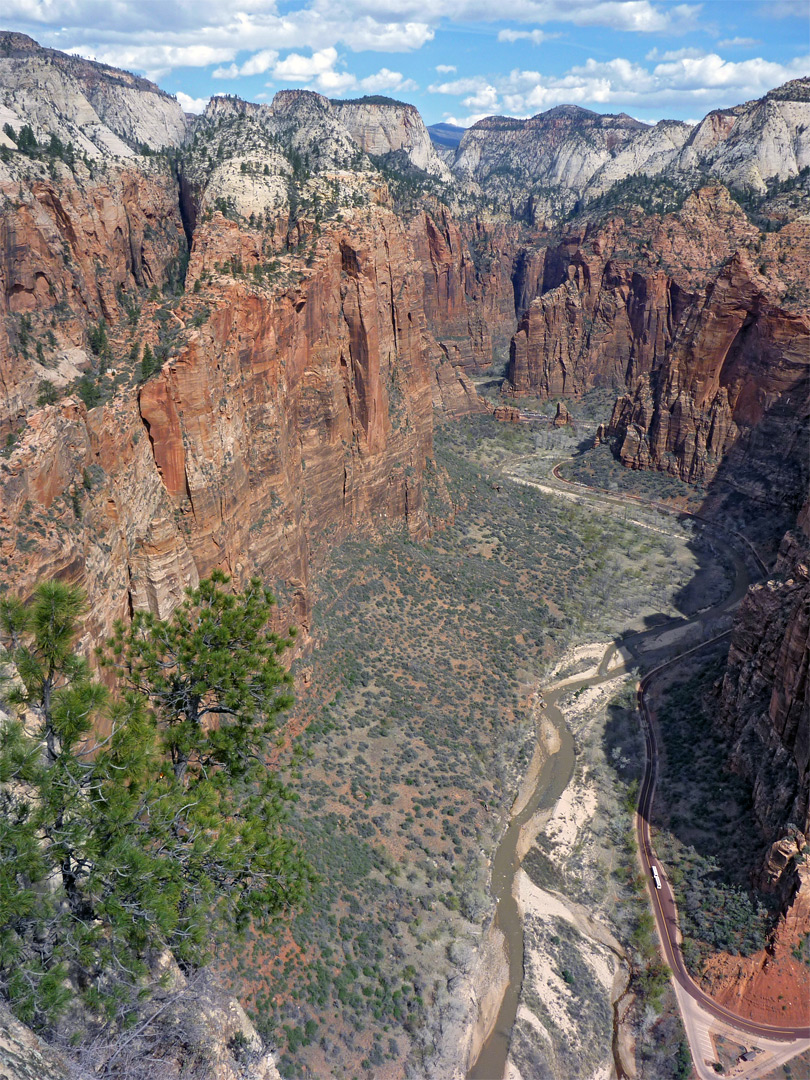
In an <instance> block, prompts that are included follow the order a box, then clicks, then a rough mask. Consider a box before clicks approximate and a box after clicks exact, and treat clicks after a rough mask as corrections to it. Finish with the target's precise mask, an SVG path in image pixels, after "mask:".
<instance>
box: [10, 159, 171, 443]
mask: <svg viewBox="0 0 810 1080" xmlns="http://www.w3.org/2000/svg"><path fill="white" fill-rule="evenodd" d="M30 172H31V173H32V174H33V175H32V176H31V178H30V179H29V180H28V182H27V183H26V184H25V185H23V184H22V183H21V182H20V176H19V169H12V167H11V166H9V165H7V164H5V163H3V162H2V161H0V207H1V208H2V209H0V229H1V230H2V231H1V232H0V433H2V436H3V438H5V436H6V434H7V433H8V432H10V431H12V430H13V429H14V427H15V425H16V423H17V422H18V421H20V420H22V419H23V418H24V417H25V415H26V413H27V412H28V411H29V410H30V409H31V407H32V406H34V405H35V403H36V399H37V394H38V392H39V387H40V384H41V383H42V381H43V380H48V381H49V382H51V383H53V385H54V386H55V387H56V388H57V389H62V388H64V387H65V386H67V385H68V384H69V383H70V382H72V381H73V380H74V379H75V378H77V377H78V376H79V375H80V374H81V373H82V372H83V371H86V370H88V369H89V367H90V366H91V363H92V355H91V354H92V350H91V348H90V345H89V341H88V329H89V327H90V325H91V324H95V323H98V321H99V320H100V319H105V320H106V321H108V322H111V323H114V322H116V321H118V320H119V319H120V318H121V317H122V316H123V315H124V295H125V294H127V293H137V291H138V290H141V289H149V288H151V287H152V286H162V285H163V283H164V281H165V279H166V276H167V272H168V270H169V268H170V267H171V266H172V265H173V264H177V263H178V262H179V260H180V258H181V257H182V254H183V252H184V250H185V246H186V241H185V236H184V233H183V224H182V221H181V217H180V212H179V207H178V201H177V185H176V181H175V179H174V176H173V175H172V174H171V173H170V172H169V170H168V169H167V168H166V167H161V166H159V165H157V164H151V163H145V164H144V166H143V167H142V168H137V167H131V168H127V167H124V168H119V169H112V168H105V169H103V170H98V171H97V172H96V171H93V170H92V169H91V168H88V167H87V166H85V165H84V164H82V163H78V164H76V165H75V166H74V167H73V168H72V169H71V168H69V167H68V166H67V165H65V164H63V163H61V162H59V163H54V165H53V174H54V175H53V176H50V175H49V174H48V172H47V171H46V170H45V169H44V168H42V167H41V166H38V165H33V166H31V168H30ZM133 302H134V301H133ZM138 303H139V305H140V301H138Z"/></svg>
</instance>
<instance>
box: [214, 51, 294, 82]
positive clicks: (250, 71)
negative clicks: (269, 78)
mask: <svg viewBox="0 0 810 1080" xmlns="http://www.w3.org/2000/svg"><path fill="white" fill-rule="evenodd" d="M276 60H278V52H277V51H276V50H275V49H261V50H260V51H259V52H257V53H254V54H253V56H251V57H249V58H248V59H247V60H246V61H245V62H244V64H241V65H237V64H230V65H229V66H228V67H218V68H216V69H215V70H214V71H212V72H211V74H212V75H213V77H214V78H215V79H237V78H239V77H240V76H241V75H263V74H264V73H265V71H269V70H270V68H271V67H272V66H273V64H275V62H276Z"/></svg>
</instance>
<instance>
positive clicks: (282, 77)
mask: <svg viewBox="0 0 810 1080" xmlns="http://www.w3.org/2000/svg"><path fill="white" fill-rule="evenodd" d="M336 60H337V49H335V48H333V47H332V46H331V45H330V46H329V48H327V49H320V50H319V51H318V52H313V54H312V56H303V55H302V54H301V53H294V52H293V53H289V55H288V56H285V57H284V59H283V60H279V61H278V62H277V63H276V65H275V66H274V68H273V78H274V79H275V80H276V81H277V82H285V81H287V80H289V81H290V82H309V81H310V80H311V79H314V78H315V77H316V76H318V75H323V74H325V73H326V72H327V71H331V69H332V68H333V67H334V64H335V61H336Z"/></svg>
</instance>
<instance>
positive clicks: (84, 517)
mask: <svg viewBox="0 0 810 1080" xmlns="http://www.w3.org/2000/svg"><path fill="white" fill-rule="evenodd" d="M229 225H230V223H227V222H225V221H224V219H222V218H221V217H220V216H219V215H215V216H214V218H213V220H212V221H211V222H210V223H209V224H208V225H205V226H202V227H201V232H200V237H199V241H198V245H195V251H194V253H193V254H192V265H191V268H190V273H193V272H194V270H195V259H197V258H198V251H201V250H202V249H203V248H204V249H205V250H206V251H208V252H209V254H210V253H211V252H212V251H219V252H220V253H221V254H222V255H226V254H228V253H230V251H231V247H230V244H231V240H232V237H231V230H230V228H228V227H226V226H229ZM421 285H422V282H421V276H420V275H419V274H416V273H414V268H413V265H412V262H411V259H410V256H409V252H408V248H407V243H406V241H405V237H404V234H403V231H402V229H401V227H400V224H399V222H398V220H397V219H396V217H395V216H394V215H393V214H392V213H390V212H389V211H384V210H381V209H378V208H376V209H374V210H373V211H372V212H371V213H369V214H368V215H366V216H365V217H360V216H359V215H358V217H356V218H355V219H354V220H353V221H351V222H346V223H345V224H344V225H343V226H341V227H338V228H336V229H335V231H333V232H330V234H329V235H328V236H327V235H324V236H322V238H321V240H320V241H319V244H318V249H317V254H316V257H315V259H314V260H313V264H312V266H311V267H310V268H309V269H308V270H307V271H306V272H305V273H302V275H301V280H300V281H299V283H298V284H297V285H291V286H289V287H288V288H286V289H281V290H276V291H269V290H266V289H262V288H256V287H253V286H250V285H248V284H247V283H241V282H237V281H234V280H233V279H232V278H227V277H224V276H223V277H222V278H221V280H219V281H218V282H217V283H216V290H215V292H214V293H213V295H212V296H211V297H209V298H208V301H209V303H212V304H214V303H215V304H216V308H215V310H214V311H213V313H212V314H211V316H210V318H209V320H208V321H207V322H206V323H205V324H204V326H202V327H201V328H200V329H198V330H196V331H192V332H191V333H190V334H189V336H188V340H187V344H186V345H185V346H183V347H182V349H181V351H180V352H179V353H178V355H177V356H176V357H174V358H173V359H170V360H169V362H168V363H166V364H165V365H164V367H163V370H162V371H161V372H160V374H159V375H158V376H157V377H155V378H153V379H152V380H150V381H149V382H147V383H146V384H145V385H144V386H143V387H142V388H141V390H140V392H139V394H138V397H137V400H136V399H135V398H134V397H133V396H125V397H122V398H117V399H114V401H113V402H112V403H110V405H108V406H104V407H100V408H97V409H92V410H90V411H88V410H86V409H85V408H84V406H83V405H80V404H78V403H75V402H70V401H68V402H65V403H64V404H63V405H61V406H58V407H49V408H44V409H41V410H39V411H38V412H35V413H33V414H32V415H31V417H30V422H29V426H28V428H27V430H26V433H25V435H24V437H23V439H22V442H21V445H20V448H19V449H18V450H16V451H15V452H14V453H13V454H12V456H11V457H10V459H9V461H8V462H7V464H6V466H5V469H4V471H3V472H2V475H0V483H2V489H3V490H2V497H0V508H2V509H1V510H0V514H1V515H2V516H0V538H2V539H1V540H0V545H2V551H3V554H5V556H6V558H7V559H8V560H9V566H11V564H12V561H13V574H14V577H15V579H16V583H17V587H21V588H25V587H27V586H30V585H31V584H32V583H33V582H34V581H36V580H39V579H41V578H42V577H45V576H48V575H50V574H53V573H61V574H63V575H66V576H69V577H70V578H72V579H73V580H77V581H80V582H81V583H82V584H83V585H84V586H85V587H86V588H87V590H88V592H89V594H90V595H91V596H92V597H95V598H97V600H96V606H95V609H94V616H93V618H94V622H95V625H94V626H90V627H88V631H89V632H91V633H96V635H98V633H99V632H103V631H104V630H105V629H107V628H108V627H109V625H110V623H111V620H112V619H113V618H115V617H120V616H122V615H124V614H125V613H126V611H127V608H128V607H129V606H131V607H135V608H144V607H148V608H150V609H152V610H154V611H157V612H159V613H160V614H162V615H166V614H168V613H169V612H170V611H171V610H172V608H173V607H174V606H175V604H176V603H177V600H178V598H179V597H180V596H181V595H182V589H183V587H184V586H185V585H186V584H188V583H189V582H191V583H194V582H195V581H196V580H197V576H198V575H204V574H206V573H208V572H209V571H210V570H211V569H213V568H214V567H216V566H221V567H224V568H225V569H227V570H228V571H229V572H231V573H232V574H234V576H235V577H236V578H237V580H240V579H244V578H245V577H247V576H248V575H250V574H251V573H260V574H261V575H262V576H263V577H265V578H266V579H268V580H279V579H280V580H281V581H283V582H286V583H287V584H288V586H289V588H290V591H291V592H292V594H293V596H292V600H291V604H292V607H293V612H292V613H293V614H294V615H295V617H296V618H297V620H298V621H299V623H301V624H303V626H304V628H306V623H307V613H308V603H309V572H310V560H311V558H312V557H313V556H316V557H317V553H318V551H319V549H320V547H321V545H323V544H324V543H327V542H329V543H331V542H335V541H336V540H339V539H340V538H341V537H342V536H345V535H347V534H348V532H349V531H351V530H352V529H356V528H358V527H360V526H363V527H368V526H369V525H372V524H373V523H376V522H380V523H383V522H385V521H390V520H393V519H397V518H402V519H404V520H405V521H406V522H407V525H408V528H409V529H410V530H411V532H412V533H413V534H414V535H416V536H421V535H424V534H425V533H426V531H427V529H428V527H429V526H428V516H427V512H426V510H425V501H424V483H425V480H424V474H425V466H426V462H427V460H428V459H429V458H430V457H431V456H432V404H431V393H432V391H431V379H432V372H431V369H430V364H429V356H428V350H429V338H428V337H427V335H426V332H425V327H424V322H423V318H422V315H421V312H422V288H421ZM83 476H88V477H91V480H90V482H89V483H88V485H83V483H82V479H81V478H82V477H83ZM439 494H440V495H441V492H439ZM20 521H26V522H30V527H31V529H32V532H34V533H36V534H37V540H36V545H35V546H34V545H32V546H31V548H30V549H29V548H28V545H27V543H24V544H23V547H24V550H23V551H20V550H18V549H19V544H18V545H17V547H18V549H17V550H15V539H18V538H19V535H20V534H19V529H18V524H19V522H20ZM327 538H328V539H327Z"/></svg>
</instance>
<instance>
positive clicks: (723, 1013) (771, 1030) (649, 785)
mask: <svg viewBox="0 0 810 1080" xmlns="http://www.w3.org/2000/svg"><path fill="white" fill-rule="evenodd" d="M727 636H728V634H721V635H720V637H727ZM718 640H719V637H718V638H711V639H710V640H709V641H704V642H702V643H701V644H700V645H697V646H696V647H695V648H694V649H689V650H688V651H687V652H685V653H681V654H680V656H677V657H675V659H673V660H670V661H668V662H667V663H666V664H661V665H659V667H657V668H654V669H653V670H652V671H650V672H649V673H648V674H647V675H645V676H644V678H643V679H642V680H641V682H640V683H639V688H638V706H639V710H640V712H641V716H642V724H643V727H644V741H645V744H646V750H647V761H646V769H645V772H644V780H643V782H642V785H641V790H640V792H639V799H638V811H637V814H636V832H637V836H638V848H639V851H640V852H641V856H642V861H643V862H644V866H645V870H646V874H647V884H648V887H649V890H650V894H651V899H652V907H653V914H654V915H655V921H656V924H657V926H658V936H659V938H660V939H661V947H662V949H663V951H664V956H665V957H666V961H667V963H668V964H669V966H670V968H671V969H672V973H673V975H674V977H675V979H677V981H678V983H680V985H681V986H682V987H683V989H684V990H685V991H686V993H687V994H688V995H689V997H690V998H692V999H693V1000H694V1001H696V1002H697V1003H698V1004H699V1005H700V1007H701V1008H702V1009H704V1011H705V1012H708V1013H710V1014H711V1015H712V1016H714V1017H716V1018H717V1019H718V1020H722V1021H724V1022H725V1023H727V1024H732V1025H733V1026H734V1027H735V1028H737V1029H738V1030H739V1031H744V1032H745V1033H746V1034H748V1035H754V1036H758V1037H760V1038H763V1039H778V1040H788V1041H793V1040H794V1039H808V1038H810V1026H803V1027H776V1026H775V1025H772V1024H760V1023H757V1022H755V1021H753V1020H747V1019H745V1018H744V1017H742V1016H738V1015H737V1014H736V1013H734V1012H732V1011H731V1010H730V1009H726V1008H725V1007H724V1006H722V1005H718V1003H717V1002H716V1001H715V1000H714V999H713V998H711V997H710V996H709V995H708V994H706V993H705V992H704V991H703V990H701V989H700V987H699V986H698V985H697V984H696V983H695V982H694V981H693V979H692V977H691V975H690V974H689V972H688V971H687V970H686V965H685V964H684V961H683V954H682V952H681V948H680V945H679V942H678V910H677V908H676V906H675V897H674V895H673V893H672V888H671V886H670V884H669V882H668V881H667V878H666V874H665V872H664V868H663V866H662V865H661V863H660V862H659V861H658V860H657V859H656V857H655V851H654V849H653V846H652V838H651V836H650V814H651V812H652V805H653V800H654V798H655V783H656V779H657V776H658V744H657V742H656V738H655V728H654V727H653V724H652V720H651V718H650V712H649V709H648V706H647V701H646V699H645V697H644V692H645V690H646V689H647V687H648V685H649V682H650V680H651V679H652V677H653V676H654V675H656V674H657V673H658V672H660V671H662V670H663V669H664V668H667V667H669V666H670V665H671V664H674V663H677V662H678V661H679V660H680V659H681V658H682V657H683V656H687V655H688V654H689V653H693V652H697V651H698V649H702V648H703V647H704V646H705V645H709V644H710V643H711V642H712V641H718ZM653 866H655V867H656V869H657V870H658V876H659V880H660V882H661V888H660V889H657V888H656V887H655V884H654V882H653V878H652V872H651V871H652V867H653Z"/></svg>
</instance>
